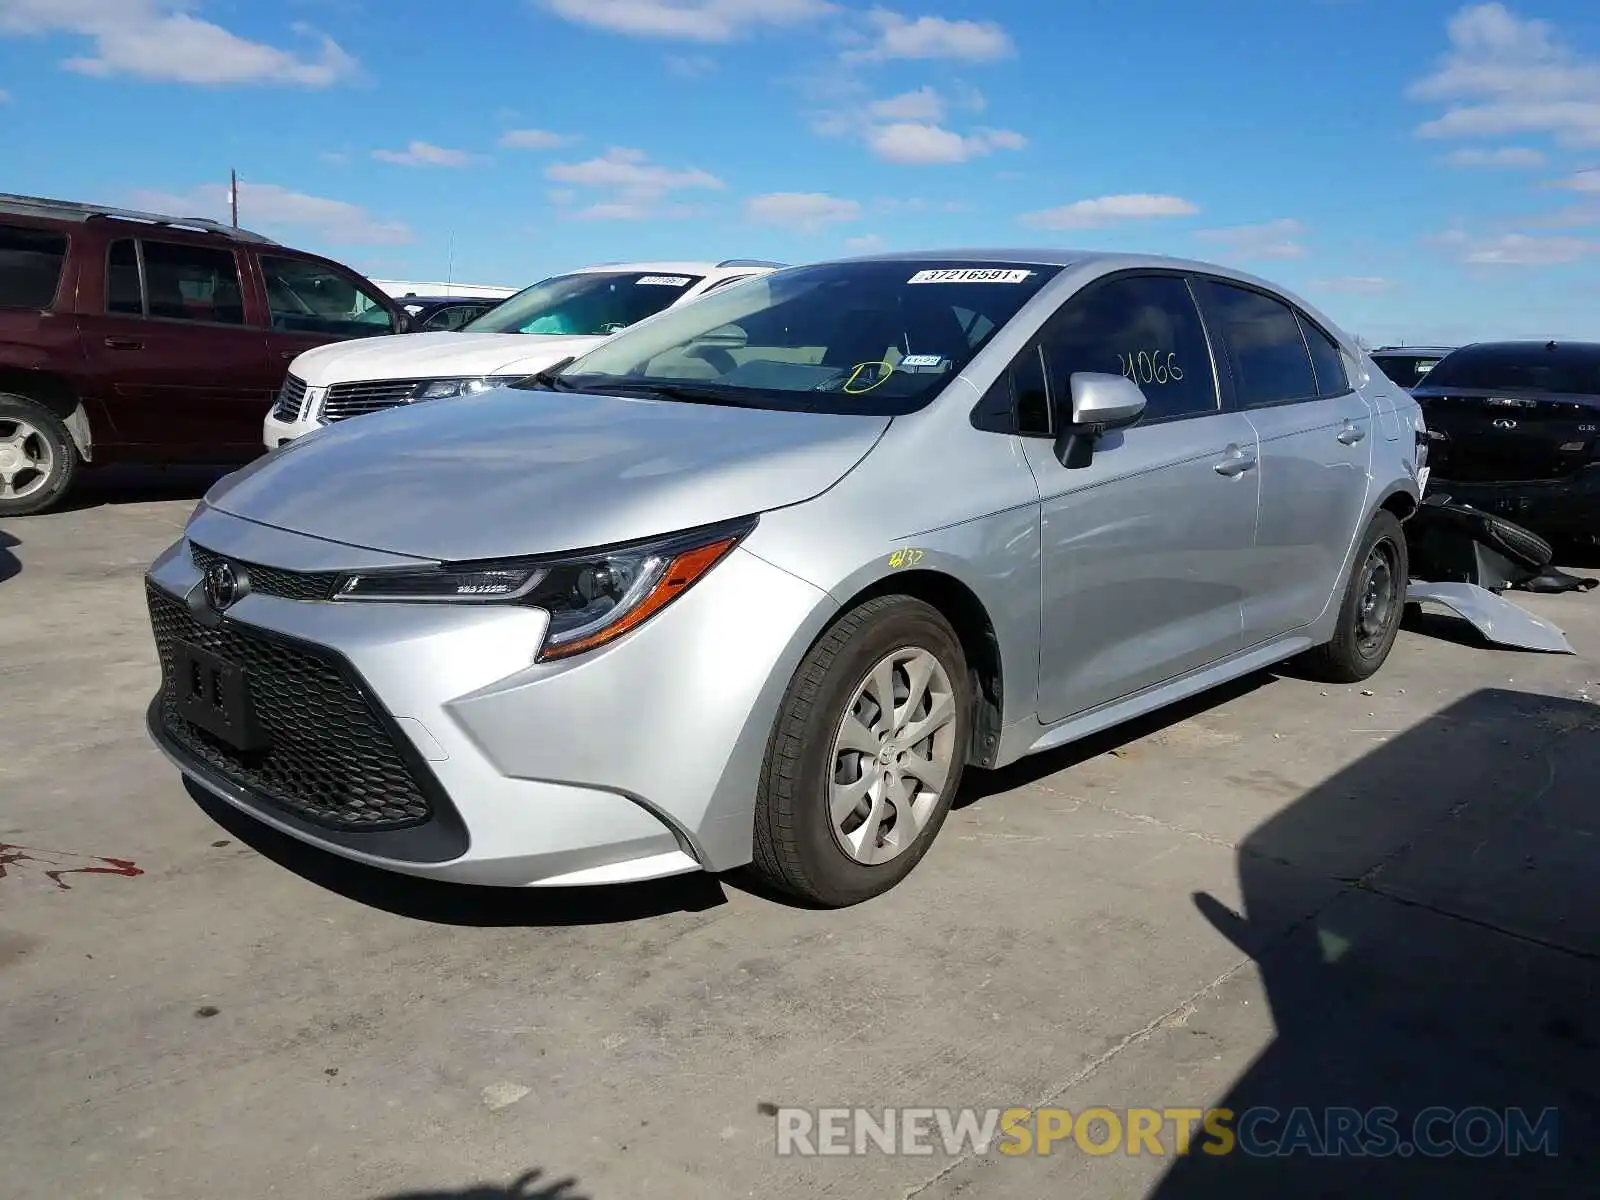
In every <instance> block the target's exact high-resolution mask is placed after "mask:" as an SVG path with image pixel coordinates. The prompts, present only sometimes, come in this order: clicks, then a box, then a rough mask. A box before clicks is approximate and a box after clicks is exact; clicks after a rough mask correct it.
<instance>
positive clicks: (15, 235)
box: [0, 225, 67, 308]
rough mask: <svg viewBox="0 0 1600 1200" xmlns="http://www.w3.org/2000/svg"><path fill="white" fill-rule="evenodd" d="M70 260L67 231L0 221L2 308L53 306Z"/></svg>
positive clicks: (0, 288)
mask: <svg viewBox="0 0 1600 1200" xmlns="http://www.w3.org/2000/svg"><path fill="white" fill-rule="evenodd" d="M66 261H67V238H66V235H65V234H61V233H51V232H49V231H47V230H44V229H32V228H29V227H28V226H26V225H0V308H49V307H50V302H51V301H52V300H54V299H55V298H56V288H57V287H59V286H60V284H61V268H62V266H63V265H64V264H65V263H66Z"/></svg>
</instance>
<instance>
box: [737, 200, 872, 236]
mask: <svg viewBox="0 0 1600 1200" xmlns="http://www.w3.org/2000/svg"><path fill="white" fill-rule="evenodd" d="M745 215H746V216H747V217H749V218H750V219H751V220H752V221H759V222H761V223H762V224H764V225H784V226H787V227H788V228H790V229H798V230H801V231H802V232H810V231H812V230H816V229H820V228H822V227H823V226H824V225H831V224H834V223H835V222H839V221H854V220H855V219H856V218H858V217H859V216H860V215H861V205H860V204H859V203H857V202H856V201H854V200H844V199H841V198H839V197H838V196H829V195H826V194H824V193H822V192H769V193H768V194H767V195H765V196H752V197H751V198H750V199H749V200H747V201H746V202H745Z"/></svg>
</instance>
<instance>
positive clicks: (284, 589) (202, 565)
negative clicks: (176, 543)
mask: <svg viewBox="0 0 1600 1200" xmlns="http://www.w3.org/2000/svg"><path fill="white" fill-rule="evenodd" d="M189 558H190V559H191V560H192V561H193V563H194V565H195V566H196V567H198V568H199V569H200V570H201V571H202V572H203V571H205V570H206V568H208V567H210V566H211V565H212V564H213V563H219V562H230V563H232V564H233V565H234V566H235V567H236V568H242V569H243V571H244V575H245V578H247V579H248V580H249V581H250V590H251V591H252V592H256V593H259V594H260V595H263V596H278V597H280V598H282V599H284V600H331V599H333V591H334V589H335V588H336V587H338V586H339V576H337V575H335V574H333V573H331V572H328V571H285V570H284V569H283V568H282V567H263V566H261V565H260V564H258V563H248V562H240V561H239V560H238V559H236V558H225V557H224V556H223V555H221V554H218V553H217V552H216V551H215V550H207V549H206V548H205V547H204V546H197V545H195V544H194V543H193V542H190V543H189Z"/></svg>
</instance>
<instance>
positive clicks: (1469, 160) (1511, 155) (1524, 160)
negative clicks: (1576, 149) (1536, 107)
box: [1444, 146, 1546, 171]
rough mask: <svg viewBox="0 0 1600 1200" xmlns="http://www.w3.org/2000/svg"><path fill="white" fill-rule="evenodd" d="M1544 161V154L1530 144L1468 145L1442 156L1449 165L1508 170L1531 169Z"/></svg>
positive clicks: (1542, 164)
mask: <svg viewBox="0 0 1600 1200" xmlns="http://www.w3.org/2000/svg"><path fill="white" fill-rule="evenodd" d="M1545 161H1546V160H1545V156H1544V154H1543V153H1542V152H1541V151H1538V150H1535V149H1533V148H1532V147H1530V146H1501V147H1500V148H1499V149H1496V150H1480V149H1477V148H1476V147H1470V146H1469V147H1465V148H1463V149H1460V150H1456V151H1452V152H1451V153H1449V154H1447V155H1445V157H1444V163H1445V165H1446V166H1449V167H1489V168H1503V169H1505V170H1508V171H1520V170H1532V169H1533V168H1535V167H1542V166H1544V164H1545Z"/></svg>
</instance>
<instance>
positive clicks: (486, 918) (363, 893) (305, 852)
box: [184, 779, 727, 928]
mask: <svg viewBox="0 0 1600 1200" xmlns="http://www.w3.org/2000/svg"><path fill="white" fill-rule="evenodd" d="M184 787H185V788H186V789H187V790H188V792H189V795H190V797H191V798H192V799H193V800H194V802H195V803H196V804H197V805H199V807H200V808H201V809H202V810H203V811H204V812H205V814H206V815H207V816H209V817H210V818H211V819H212V820H213V821H215V822H216V823H217V824H218V825H220V826H222V828H223V829H224V830H226V831H227V832H228V833H230V834H232V835H233V836H234V837H235V838H237V839H238V840H239V841H241V842H243V843H244V844H245V845H247V846H249V847H250V848H251V849H252V850H254V851H255V852H256V853H257V854H260V855H261V856H262V857H263V858H267V859H270V860H271V861H272V862H274V863H276V864H277V865H278V866H280V867H282V868H284V869H285V870H287V871H292V872H294V874H296V875H298V876H300V877H301V878H302V879H304V880H306V881H307V882H309V883H313V884H315V885H317V886H318V887H322V888H326V889H327V890H328V891H330V892H334V893H336V894H337V895H340V896H343V897H344V898H345V899H347V900H353V901H355V902H356V903H357V904H364V905H367V906H368V907H369V908H376V909H381V910H382V911H384V912H388V913H393V914H394V915H396V916H401V917H409V918H411V919H412V920H416V921H426V922H429V923H430V924H435V925H470V926H477V927H482V928H492V927H521V926H530V927H537V926H551V927H554V926H569V925H610V924H615V923H618V922H622V921H638V920H643V919H646V918H649V917H659V916H665V915H667V914H669V913H677V912H702V911H704V910H706V909H710V908H715V907H717V906H718V905H721V904H724V903H726V902H727V895H726V893H725V892H724V891H723V889H722V884H721V881H720V880H718V879H717V878H716V877H715V876H712V875H705V874H701V873H699V872H696V873H694V874H691V875H674V876H671V877H669V878H667V879H657V880H652V881H649V882H646V883H634V884H618V885H615V886H609V887H570V888H497V887H475V886H472V885H469V884H462V883H442V882H439V881H437V880H432V879H420V878H417V877H415V876H411V875H400V874H397V873H395V872H393V871H384V870H380V869H378V868H377V867H369V866H366V865H365V864H363V863H358V862H352V861H350V860H349V859H345V858H340V857H339V856H338V855H336V854H330V853H328V852H327V851H325V850H320V849H318V848H317V847H315V846H310V845H307V844H306V843H305V842H302V841H300V840H298V839H297V838H292V837H289V836H288V835H287V834H284V833H280V832H278V831H277V830H276V829H273V828H272V827H271V826H269V825H264V824H262V823H261V822H260V821H257V820H255V819H254V818H253V817H249V816H246V815H245V814H244V813H242V812H240V811H239V810H238V809H236V808H234V807H233V806H232V805H230V804H228V803H227V802H226V801H224V800H220V799H218V798H217V797H215V796H213V795H212V794H211V793H210V792H208V791H206V790H205V789H204V788H202V787H200V786H199V785H198V784H196V783H193V782H191V781H190V780H188V779H185V780H184Z"/></svg>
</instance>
